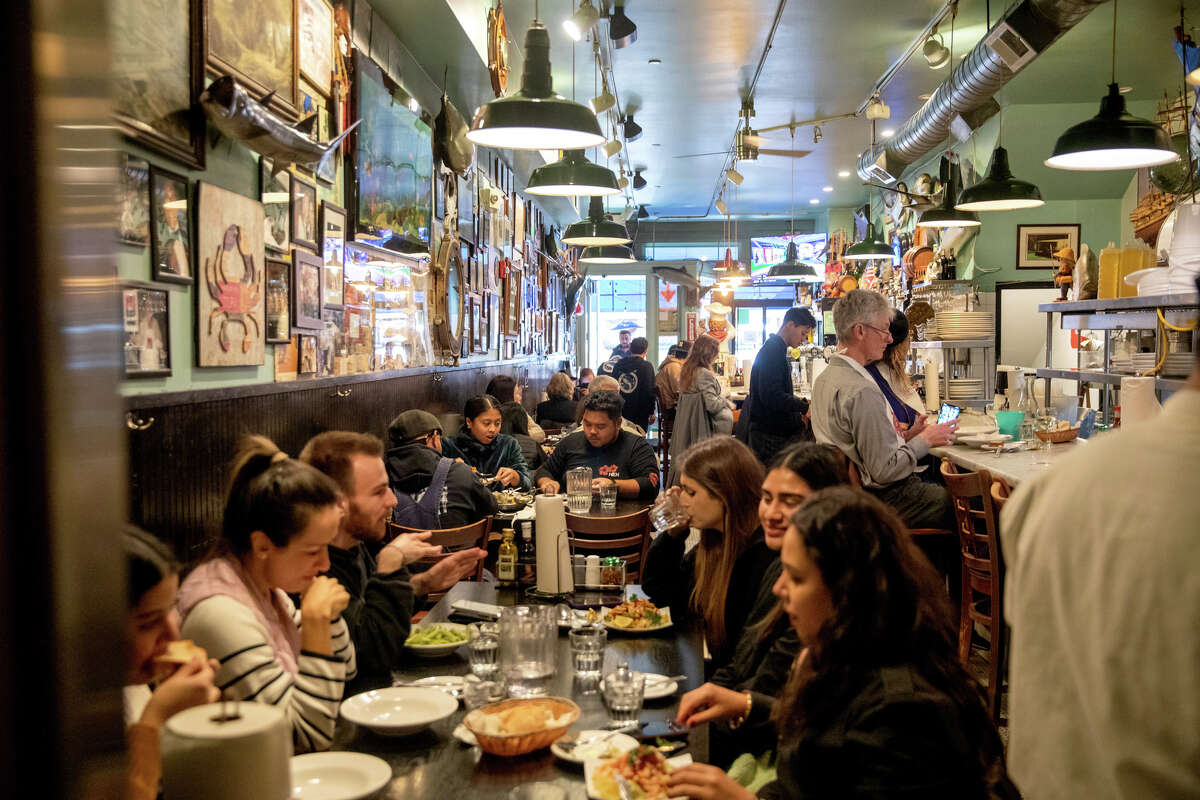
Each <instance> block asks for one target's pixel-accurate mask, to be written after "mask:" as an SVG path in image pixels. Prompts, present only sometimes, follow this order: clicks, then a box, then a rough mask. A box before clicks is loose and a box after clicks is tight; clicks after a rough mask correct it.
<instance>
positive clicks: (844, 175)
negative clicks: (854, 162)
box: [838, 169, 850, 178]
mask: <svg viewBox="0 0 1200 800" xmlns="http://www.w3.org/2000/svg"><path fill="white" fill-rule="evenodd" d="M838 177H839V178H849V177H850V170H848V169H839V170H838Z"/></svg>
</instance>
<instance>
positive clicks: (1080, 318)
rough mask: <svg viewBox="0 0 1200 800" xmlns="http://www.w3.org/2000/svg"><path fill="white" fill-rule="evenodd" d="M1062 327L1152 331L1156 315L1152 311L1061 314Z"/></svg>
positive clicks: (1156, 319) (1156, 323)
mask: <svg viewBox="0 0 1200 800" xmlns="http://www.w3.org/2000/svg"><path fill="white" fill-rule="evenodd" d="M1062 326H1063V328H1066V329H1069V330H1077V331H1083V330H1090V331H1120V330H1134V329H1140V330H1154V329H1155V328H1157V327H1158V315H1157V314H1156V313H1154V312H1153V311H1126V312H1122V313H1119V314H1118V313H1113V312H1109V313H1107V314H1063V315H1062Z"/></svg>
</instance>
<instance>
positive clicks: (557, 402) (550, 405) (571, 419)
mask: <svg viewBox="0 0 1200 800" xmlns="http://www.w3.org/2000/svg"><path fill="white" fill-rule="evenodd" d="M535 416H536V417H537V422H538V425H541V426H542V427H543V428H544V427H546V425H547V424H550V425H558V426H562V425H574V424H575V401H574V400H572V399H571V398H569V397H551V398H550V399H549V400H546V401H543V402H541V403H538V406H537V414H536V415H535Z"/></svg>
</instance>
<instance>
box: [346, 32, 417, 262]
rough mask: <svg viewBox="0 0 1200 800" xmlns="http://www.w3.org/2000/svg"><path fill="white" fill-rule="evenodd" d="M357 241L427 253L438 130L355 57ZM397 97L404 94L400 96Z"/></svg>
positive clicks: (376, 71)
mask: <svg viewBox="0 0 1200 800" xmlns="http://www.w3.org/2000/svg"><path fill="white" fill-rule="evenodd" d="M354 70H355V81H354V83H355V87H356V91H355V93H354V94H355V104H356V111H357V114H358V118H359V119H361V120H362V124H361V125H359V126H358V128H357V129H356V130H355V132H354V166H355V169H354V177H353V178H352V180H353V182H354V187H355V190H356V191H355V204H354V213H355V223H356V224H355V238H357V239H360V240H362V241H365V242H369V243H370V244H373V245H375V246H377V247H386V248H388V249H389V250H396V251H399V252H414V251H420V250H424V251H428V250H429V239H430V222H431V219H432V216H433V130H432V128H430V126H429V124H428V123H427V122H426V121H424V120H423V119H422V118H421V115H420V114H419V113H415V112H413V111H412V110H411V109H409V107H408V105H407V103H406V102H405V101H404V99H402V98H401V97H400V96H397V94H393V92H392V91H391V89H389V87H388V84H387V82H386V81H385V79H384V76H383V73H382V71H381V70H380V69H379V67H378V66H376V65H375V63H374V62H373V61H371V60H370V59H368V58H365V57H364V56H362V55H361V54H360V53H357V52H356V53H355V54H354ZM398 94H403V93H402V92H401V93H398Z"/></svg>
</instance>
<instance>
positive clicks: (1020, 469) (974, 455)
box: [929, 439, 1087, 489]
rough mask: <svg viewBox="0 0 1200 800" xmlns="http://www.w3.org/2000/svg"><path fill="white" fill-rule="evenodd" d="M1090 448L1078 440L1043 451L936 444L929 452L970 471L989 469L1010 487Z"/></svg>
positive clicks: (990, 472) (1044, 448)
mask: <svg viewBox="0 0 1200 800" xmlns="http://www.w3.org/2000/svg"><path fill="white" fill-rule="evenodd" d="M1081 447H1087V440H1086V439H1075V440H1074V441H1070V442H1064V443H1062V444H1056V445H1052V446H1050V448H1049V449H1046V447H1044V446H1043V448H1042V449H1040V450H1025V449H1022V450H1015V451H1011V452H1003V453H996V452H995V451H993V450H981V449H980V448H979V447H972V446H968V445H965V444H953V445H946V446H943V447H934V448H931V449H930V451H929V452H930V453H932V454H933V455H935V456H937V457H938V458H948V459H950V460H951V461H952V462H954V463H955V464H957V465H958V466H959V467H962V468H963V469H965V470H969V471H971V472H978V471H979V470H987V471H988V473H989V474H990V475H991V476H992V477H993V478H1002V479H1004V481H1005V483H1007V484H1008V485H1009V486H1010V487H1011V488H1014V489H1015V488H1016V487H1017V486H1019V485H1021V484H1022V483H1024V482H1025V481H1028V480H1032V479H1033V478H1036V477H1037V476H1039V475H1042V474H1044V473H1046V472H1047V471H1049V470H1050V469H1052V468H1053V467H1054V466H1055V465H1056V464H1058V463H1059V462H1061V461H1062V460H1063V459H1065V458H1066V457H1067V456H1069V455H1070V454H1071V453H1074V452H1077V451H1078V449H1079V448H1081Z"/></svg>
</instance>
